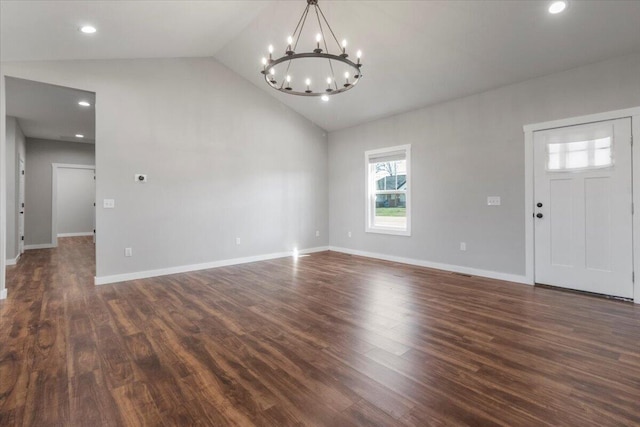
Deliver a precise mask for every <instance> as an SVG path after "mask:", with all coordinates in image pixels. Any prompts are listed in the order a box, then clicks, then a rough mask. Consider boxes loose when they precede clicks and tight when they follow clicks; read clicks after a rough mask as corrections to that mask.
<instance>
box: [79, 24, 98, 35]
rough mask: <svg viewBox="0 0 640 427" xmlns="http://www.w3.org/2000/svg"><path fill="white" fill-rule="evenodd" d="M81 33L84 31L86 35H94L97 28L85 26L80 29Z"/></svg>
mask: <svg viewBox="0 0 640 427" xmlns="http://www.w3.org/2000/svg"><path fill="white" fill-rule="evenodd" d="M80 31H82V32H83V33H85V34H93V33H95V32H96V31H97V30H96V27H92V26H91V25H83V26H82V27H80Z"/></svg>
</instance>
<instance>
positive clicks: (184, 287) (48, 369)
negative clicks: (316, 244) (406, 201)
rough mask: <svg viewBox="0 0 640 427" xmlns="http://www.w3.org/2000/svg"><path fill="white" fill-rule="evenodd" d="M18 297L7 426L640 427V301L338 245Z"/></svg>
mask: <svg viewBox="0 0 640 427" xmlns="http://www.w3.org/2000/svg"><path fill="white" fill-rule="evenodd" d="M93 250H94V246H93V244H92V242H91V238H90V237H76V238H61V239H59V247H58V248H56V249H46V250H33V251H28V252H27V253H25V254H24V255H23V256H22V257H21V259H20V262H19V263H18V265H17V266H13V267H9V268H8V270H7V283H8V290H9V298H8V299H7V300H5V301H2V302H0V425H2V426H45V425H46V426H55V425H60V426H66V425H95V426H98V425H100V426H102V425H104V426H138V425H153V426H175V425H202V426H209V425H215V426H225V425H242V426H249V425H256V426H274V425H277V426H307V425H308V426H341V427H343V426H344V427H347V426H425V425H433V426H444V425H470V426H474V425H487V426H491V425H496V426H519V425H527V426H528V425H536V426H537V425H553V426H574V425H580V426H626V425H629V426H631V425H640V306H635V305H633V304H628V303H624V302H619V301H611V300H606V299H600V298H594V297H590V296H585V295H579V294H571V293H568V292H558V291H555V290H552V289H545V288H535V287H529V286H522V285H516V284H512V283H505V282H501V281H497V280H491V279H486V278H478V277H466V276H461V275H456V274H451V273H448V272H444V271H438V270H432V269H427V268H420V267H415V266H408V265H402V264H397V263H391V262H384V261H379V260H371V259H367V258H363V257H357V256H350V255H345V254H339V253H333V252H323V253H316V254H313V255H311V256H307V257H302V258H299V259H297V260H296V259H293V258H281V259H275V260H269V261H264V262H257V263H252V264H245V265H238V266H230V267H223V268H219V269H213V270H204V271H197V272H192V273H185V274H176V275H171V276H165V277H159V278H152V279H142V280H135V281H132V282H127V283H121V284H115V285H105V286H100V287H95V286H94V285H93V283H92V280H93V271H94V268H95V260H94V254H93Z"/></svg>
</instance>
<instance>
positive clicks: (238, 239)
mask: <svg viewBox="0 0 640 427" xmlns="http://www.w3.org/2000/svg"><path fill="white" fill-rule="evenodd" d="M239 244H240V238H239V237H236V245H239Z"/></svg>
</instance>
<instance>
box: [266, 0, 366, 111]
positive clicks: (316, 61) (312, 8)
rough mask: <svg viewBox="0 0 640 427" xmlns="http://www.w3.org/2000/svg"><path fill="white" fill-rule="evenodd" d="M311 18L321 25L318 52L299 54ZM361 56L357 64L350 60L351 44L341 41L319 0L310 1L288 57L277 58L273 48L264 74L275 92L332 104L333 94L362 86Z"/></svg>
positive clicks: (289, 38) (286, 54) (270, 50)
mask: <svg viewBox="0 0 640 427" xmlns="http://www.w3.org/2000/svg"><path fill="white" fill-rule="evenodd" d="M314 12H315V13H314ZM309 15H311V16H309ZM314 15H315V16H314ZM307 18H309V19H311V20H312V21H313V20H316V21H317V22H318V31H319V32H318V33H317V35H316V38H315V49H313V50H312V51H310V52H297V48H298V44H299V42H300V36H301V35H302V30H303V28H304V25H305V23H306V22H307ZM314 18H315V19H314ZM323 22H324V25H325V26H326V30H328V34H330V36H331V40H329V44H333V42H334V41H335V43H336V46H337V48H336V51H335V53H332V52H330V50H329V44H327V37H325V27H323V24H322V23H323ZM361 56H362V52H361V51H358V52H357V54H356V62H353V61H351V60H350V59H349V55H348V54H347V41H346V40H342V43H340V42H338V38H337V37H336V35H335V33H334V32H333V30H332V29H331V26H330V25H329V22H328V21H327V18H325V16H324V13H322V9H320V6H318V0H307V6H306V8H305V9H304V11H303V12H302V16H300V19H299V20H298V25H296V28H295V30H293V33H292V34H291V35H290V36H289V37H288V39H287V48H286V49H285V51H284V55H283V56H281V57H280V58H275V59H274V58H273V45H270V46H269V57H268V58H266V57H265V58H262V71H261V73H262V74H263V75H264V79H265V81H266V82H267V84H268V85H269V86H271V87H272V88H273V89H275V90H278V91H280V92H283V93H287V94H290V95H300V96H320V97H321V99H322V100H323V101H328V100H329V95H337V94H339V93H342V92H346V91H348V90H349V89H352V88H353V87H355V85H356V84H358V82H359V81H360V79H361V78H362V73H361V72H360V67H362V64H361V63H360V58H361ZM311 74H313V76H314V80H313V81H312V79H311V78H310V75H311ZM319 76H321V79H320V78H319ZM325 77H326V78H325ZM303 79H304V80H303Z"/></svg>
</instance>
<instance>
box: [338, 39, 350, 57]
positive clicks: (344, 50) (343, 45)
mask: <svg viewBox="0 0 640 427" xmlns="http://www.w3.org/2000/svg"><path fill="white" fill-rule="evenodd" d="M340 56H341V57H343V58H347V57H348V56H349V55H347V40H346V39H345V40H342V55H340Z"/></svg>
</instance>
